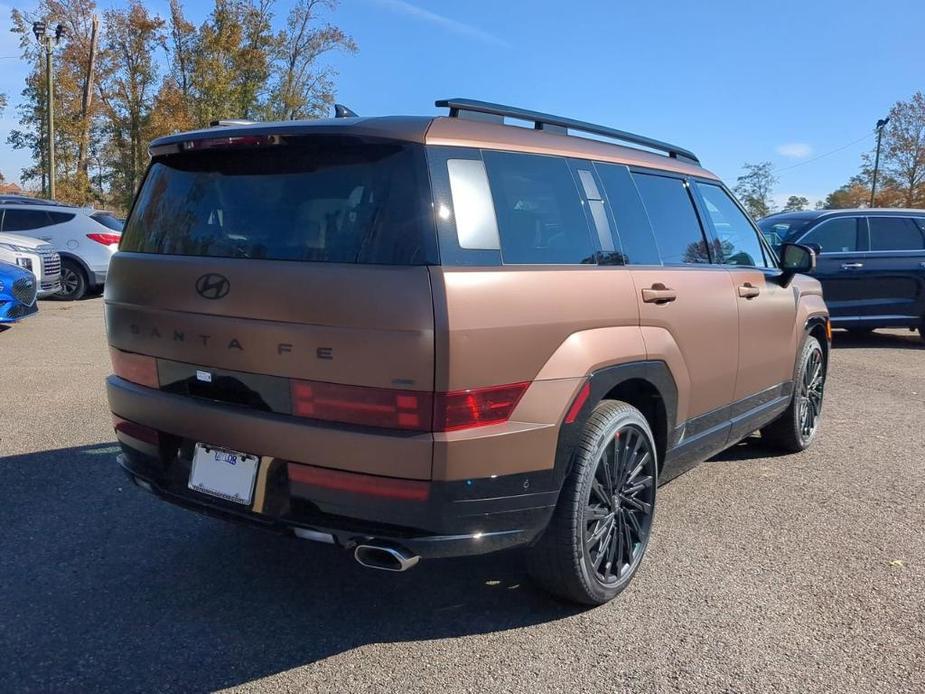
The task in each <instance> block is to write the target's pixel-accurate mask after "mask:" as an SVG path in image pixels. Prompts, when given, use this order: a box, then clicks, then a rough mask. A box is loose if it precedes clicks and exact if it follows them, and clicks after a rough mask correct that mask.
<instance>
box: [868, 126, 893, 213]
mask: <svg viewBox="0 0 925 694" xmlns="http://www.w3.org/2000/svg"><path fill="white" fill-rule="evenodd" d="M889 122H890V117H889V116H887V117H886V118H881V119H880V120H878V121H877V125H876V128H877V154H876V155H875V156H874V180H873V182H872V183H871V186H870V206H871V207H874V205H875V204H876V201H877V173H878V171H879V169H880V140H881V139H882V138H883V127H884V126H885V125H886V124H887V123H889Z"/></svg>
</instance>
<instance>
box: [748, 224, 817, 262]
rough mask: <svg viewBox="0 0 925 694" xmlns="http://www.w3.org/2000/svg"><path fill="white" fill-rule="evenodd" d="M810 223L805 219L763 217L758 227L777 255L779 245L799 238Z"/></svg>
mask: <svg viewBox="0 0 925 694" xmlns="http://www.w3.org/2000/svg"><path fill="white" fill-rule="evenodd" d="M812 221H813V220H812V219H807V218H806V217H765V218H764V219H760V220H758V227H759V228H760V229H761V233H762V234H764V238H765V239H766V240H767V242H768V243H769V244H770V245H771V248H773V249H774V252H775V253H777V252H778V251H780V247H781V244H784V243H787V242H788V241H793V240H794V239H796V238H797V237H799V235H800V234H802V233H803V231H804V230H805V229H806V227H807V226H809V224H810V223H811V222H812Z"/></svg>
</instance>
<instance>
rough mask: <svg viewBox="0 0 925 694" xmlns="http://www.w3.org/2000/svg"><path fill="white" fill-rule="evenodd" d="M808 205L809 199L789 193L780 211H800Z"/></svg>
mask: <svg viewBox="0 0 925 694" xmlns="http://www.w3.org/2000/svg"><path fill="white" fill-rule="evenodd" d="M807 207H809V199H808V198H805V197H803V196H802V195H791V196H790V197H789V198H787V202H786V204H785V205H784V209H783V210H781V211H782V212H800V211H802V210H805V209H806V208H807Z"/></svg>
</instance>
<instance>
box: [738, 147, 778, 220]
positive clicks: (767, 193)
mask: <svg viewBox="0 0 925 694" xmlns="http://www.w3.org/2000/svg"><path fill="white" fill-rule="evenodd" d="M742 168H743V169H744V170H745V173H743V174H742V175H741V176H739V177H738V179H736V185H735V193H736V195H738V196H739V200H741V201H742V204H743V205H744V206H745V209H746V210H748V213H749V214H750V215H751V216H752V218H754V219H761V218H762V217H767V216H768V215H769V214H771V213H772V212H773V211H774V206H773V203H772V201H771V196H772V194H773V192H774V186H775V185H777V177H776V176H775V175H774V167H773V166H772V164H771V162H769V161H765V162H761V163H760V164H749V163H747V162H746V163H745V164H743V165H742Z"/></svg>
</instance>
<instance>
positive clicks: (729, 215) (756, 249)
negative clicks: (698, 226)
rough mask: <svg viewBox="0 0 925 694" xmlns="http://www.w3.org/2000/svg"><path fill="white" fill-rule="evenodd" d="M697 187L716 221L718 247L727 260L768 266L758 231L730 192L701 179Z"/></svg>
mask: <svg viewBox="0 0 925 694" xmlns="http://www.w3.org/2000/svg"><path fill="white" fill-rule="evenodd" d="M697 189H698V190H699V191H700V195H701V196H702V197H703V202H704V206H705V207H706V208H707V215H709V217H710V221H711V222H712V223H713V231H714V233H715V235H716V239H717V241H718V244H719V247H718V249H717V250H718V252H719V255H720V256H721V258H722V261H723V263H725V264H726V265H748V266H751V267H767V263H766V262H765V259H764V252H763V251H762V250H761V242H760V241H759V240H758V234H757V233H755V229H754V227H752V225H751V222H749V221H748V218H747V217H746V216H745V215H744V214H743V213H742V210H740V209H739V207H738V205H736V204H735V202H733V200H732V198H730V197H729V195H728V194H727V193H726V191H725V190H723V189H722V188H721V187H720V186H717V185H713V184H712V183H700V182H699V181H698V182H697Z"/></svg>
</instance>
